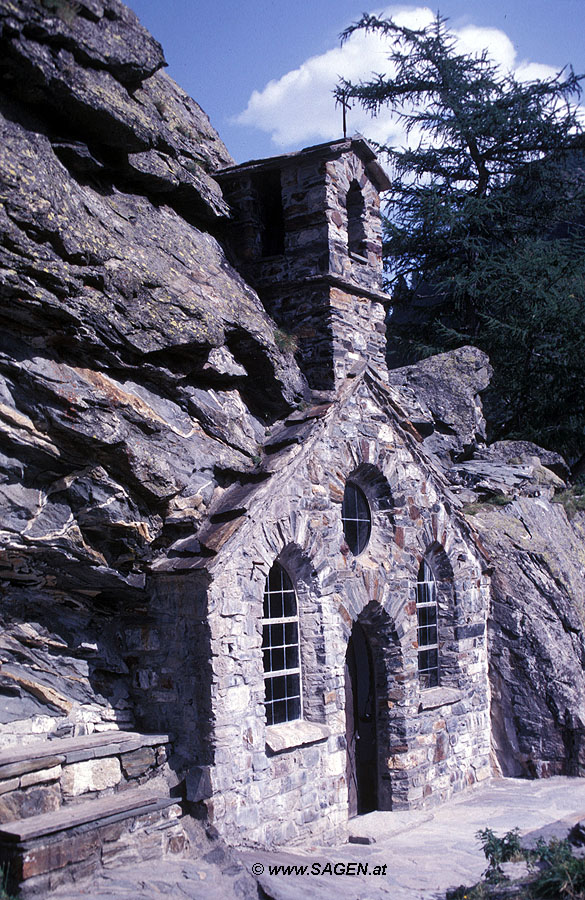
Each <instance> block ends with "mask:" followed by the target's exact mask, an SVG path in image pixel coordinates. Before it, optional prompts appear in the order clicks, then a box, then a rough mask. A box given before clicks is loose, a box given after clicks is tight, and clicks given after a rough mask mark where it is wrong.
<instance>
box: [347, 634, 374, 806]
mask: <svg viewBox="0 0 585 900" xmlns="http://www.w3.org/2000/svg"><path fill="white" fill-rule="evenodd" d="M345 716H346V741H347V770H346V778H347V786H348V800H349V811H348V815H349V817H350V818H352V817H354V816H357V815H361V814H363V813H367V812H371V811H372V810H374V809H378V745H377V729H376V687H375V678H374V668H373V664H372V651H371V648H370V644H369V642H368V639H367V637H366V634H365V631H364V629H363V628H362V626H361V625H360V624H359V622H354V625H353V628H352V631H351V636H350V639H349V642H348V645H347V652H346V655H345Z"/></svg>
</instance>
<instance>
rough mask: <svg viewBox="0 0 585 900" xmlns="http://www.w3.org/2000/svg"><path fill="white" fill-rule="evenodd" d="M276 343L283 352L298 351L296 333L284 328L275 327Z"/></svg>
mask: <svg viewBox="0 0 585 900" xmlns="http://www.w3.org/2000/svg"><path fill="white" fill-rule="evenodd" d="M274 343H275V344H276V346H277V347H278V349H279V350H281V351H282V352H283V353H296V352H297V350H298V347H299V341H298V338H297V336H296V334H290V333H289V332H287V331H283V330H282V328H275V329H274Z"/></svg>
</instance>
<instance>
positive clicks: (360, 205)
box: [345, 178, 367, 261]
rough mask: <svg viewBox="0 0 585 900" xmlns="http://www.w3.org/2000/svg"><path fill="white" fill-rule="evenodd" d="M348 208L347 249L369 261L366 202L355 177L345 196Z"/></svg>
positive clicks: (353, 254)
mask: <svg viewBox="0 0 585 900" xmlns="http://www.w3.org/2000/svg"><path fill="white" fill-rule="evenodd" d="M345 208H346V210H347V249H348V251H349V253H350V255H352V256H358V257H361V258H362V259H364V260H365V261H367V248H366V231H365V215H366V204H365V201H364V196H363V194H362V191H361V188H360V186H359V184H358V183H357V181H356V179H355V178H354V179H353V181H352V182H351V184H350V186H349V190H348V192H347V195H346V198H345Z"/></svg>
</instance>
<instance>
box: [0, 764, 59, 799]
mask: <svg viewBox="0 0 585 900" xmlns="http://www.w3.org/2000/svg"><path fill="white" fill-rule="evenodd" d="M63 762H65V757H64V756H61V755H54V756H41V757H38V758H37V759H24V760H22V761H21V762H14V763H8V765H5V766H0V778H16V777H17V776H19V775H25V774H26V773H28V772H37V771H39V770H41V769H51V768H53V767H54V766H58V765H60V764H61V763H63ZM0 792H1V789H0Z"/></svg>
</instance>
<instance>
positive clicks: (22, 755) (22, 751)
mask: <svg viewBox="0 0 585 900" xmlns="http://www.w3.org/2000/svg"><path fill="white" fill-rule="evenodd" d="M128 741H132V742H133V743H134V742H136V741H139V742H140V746H153V745H155V744H168V743H170V742H171V741H172V736H171V735H169V734H139V733H138V732H134V731H102V732H95V733H94V734H86V735H82V736H81V737H72V738H59V739H58V740H57V739H56V740H52V741H48V740H47V741H38V742H36V743H34V744H26V745H24V746H23V745H20V744H19V745H16V746H14V747H7V748H5V749H4V750H1V751H0V778H4V777H8V775H9V774H10V775H11V774H12V773H8V774H7V775H4V772H6V771H7V770H6V769H5V767H6V766H8V765H17V764H20V763H23V764H24V763H26V764H27V765H36V763H35V762H34V760H37V759H42V758H43V757H54V756H56V755H59V756H60V755H63V756H64V757H65V758H67V761H68V762H69V761H71V762H78V761H80V760H79V759H71V760H69V759H68V756H69V754H71V755H73V754H75V753H84V752H86V751H87V752H88V754H89V752H90V751H92V750H94V749H96V748H98V747H101V746H103V745H116V744H123V743H126V742H128ZM85 758H86V759H89V758H91V756H89V755H88V756H87V757H85ZM51 765H53V763H51ZM39 767H40V768H48V766H47V764H46V763H45V762H42V763H40V764H39ZM23 771H29V772H30V771H32V769H30V768H29V769H21V770H20V771H19V772H18V773H16V772H15V773H14V774H21V772H23Z"/></svg>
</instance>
